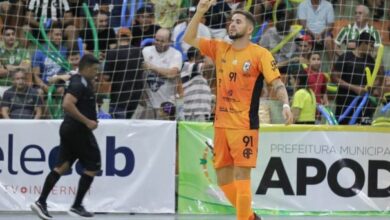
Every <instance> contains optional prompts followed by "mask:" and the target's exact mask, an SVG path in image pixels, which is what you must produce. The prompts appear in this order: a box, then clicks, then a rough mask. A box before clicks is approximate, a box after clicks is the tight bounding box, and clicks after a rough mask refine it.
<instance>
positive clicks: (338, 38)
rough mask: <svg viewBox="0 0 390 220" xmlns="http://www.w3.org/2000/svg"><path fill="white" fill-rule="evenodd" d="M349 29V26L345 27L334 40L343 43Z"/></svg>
mask: <svg viewBox="0 0 390 220" xmlns="http://www.w3.org/2000/svg"><path fill="white" fill-rule="evenodd" d="M347 30H348V28H347V27H343V28H342V29H341V31H340V32H339V33H338V34H337V37H336V38H335V39H334V42H335V43H336V44H337V45H341V44H342V43H343V41H344V39H345V37H346V36H347Z"/></svg>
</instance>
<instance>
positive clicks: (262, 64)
mask: <svg viewBox="0 0 390 220" xmlns="http://www.w3.org/2000/svg"><path fill="white" fill-rule="evenodd" d="M199 49H200V51H201V53H202V54H203V55H206V56H208V57H210V58H211V59H212V60H213V61H214V63H215V66H216V80H217V102H216V109H215V121H214V126H215V127H221V128H239V129H257V128H259V116H258V110H259V104H260V94H261V90H262V87H263V80H264V79H265V81H266V82H267V83H270V82H272V81H273V80H274V79H276V78H279V77H280V73H279V70H278V68H277V66H276V62H275V59H274V58H273V56H272V54H271V53H270V52H269V51H268V50H267V49H265V48H263V47H260V46H259V45H257V44H253V43H250V44H249V45H248V46H247V47H246V48H244V49H240V50H237V49H234V48H232V45H231V44H230V43H228V42H226V41H222V40H211V39H206V38H201V39H200V41H199Z"/></svg>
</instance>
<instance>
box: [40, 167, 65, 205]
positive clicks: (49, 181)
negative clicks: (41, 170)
mask: <svg viewBox="0 0 390 220" xmlns="http://www.w3.org/2000/svg"><path fill="white" fill-rule="evenodd" d="M68 170H69V162H65V163H63V164H61V165H59V166H57V167H55V168H54V170H53V171H51V172H50V173H49V175H47V177H46V180H45V183H44V184H43V189H42V193H41V195H40V197H39V199H38V201H39V202H40V203H41V204H46V199H47V197H48V196H49V193H50V191H51V190H52V189H53V187H54V186H55V184H56V183H57V181H58V180H59V179H60V177H61V175H63V174H64V173H65V172H66V171H68Z"/></svg>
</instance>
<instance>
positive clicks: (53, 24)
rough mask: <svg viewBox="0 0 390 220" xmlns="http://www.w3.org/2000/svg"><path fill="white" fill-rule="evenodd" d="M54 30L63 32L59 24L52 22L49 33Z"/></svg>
mask: <svg viewBox="0 0 390 220" xmlns="http://www.w3.org/2000/svg"><path fill="white" fill-rule="evenodd" d="M54 29H61V31H63V29H64V28H63V26H62V24H61V23H60V22H52V23H51V25H50V29H49V31H52V30H54Z"/></svg>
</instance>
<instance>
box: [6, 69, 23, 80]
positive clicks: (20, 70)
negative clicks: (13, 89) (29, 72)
mask: <svg viewBox="0 0 390 220" xmlns="http://www.w3.org/2000/svg"><path fill="white" fill-rule="evenodd" d="M19 72H21V73H23V75H24V76H26V71H25V70H24V69H22V68H16V69H15V70H13V71H12V72H11V73H10V74H11V76H12V79H14V78H15V75H16V73H19Z"/></svg>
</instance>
